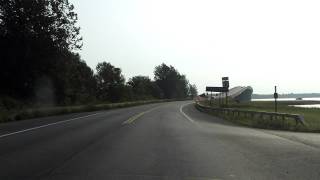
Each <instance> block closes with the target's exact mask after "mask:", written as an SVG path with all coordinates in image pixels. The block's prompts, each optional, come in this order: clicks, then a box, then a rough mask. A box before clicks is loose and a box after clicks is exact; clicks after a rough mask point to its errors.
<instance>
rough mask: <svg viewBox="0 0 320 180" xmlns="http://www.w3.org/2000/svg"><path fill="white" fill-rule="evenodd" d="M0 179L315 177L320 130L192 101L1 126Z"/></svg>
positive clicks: (318, 172)
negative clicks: (214, 111)
mask: <svg viewBox="0 0 320 180" xmlns="http://www.w3.org/2000/svg"><path fill="white" fill-rule="evenodd" d="M0 179H1V180H5V179H22V180H25V179H68V180H69V179H70V180H72V179H75V180H81V179H112V180H113V179H116V180H118V179H119V180H123V179H125V180H126V179H143V180H144V179H152V180H153V179H155V180H158V179H165V180H167V179H168V180H171V179H172V180H176V179H196V180H198V179H199V180H202V179H203V180H206V179H231V180H233V179H244V180H247V179H290V180H292V179H320V135H319V134H312V133H292V132H283V131H270V130H261V129H252V128H247V127H241V126H236V125H233V124H231V123H229V122H227V121H224V120H222V119H219V118H215V117H213V116H210V115H208V114H205V113H202V112H199V111H197V110H196V109H195V107H194V105H193V104H192V102H191V101H180V102H169V103H159V104H149V105H143V106H136V107H130V108H123V109H115V110H108V111H99V112H90V113H76V114H69V115H62V116H52V117H46V118H38V119H31V120H25V121H21V122H13V123H7V124H1V125H0Z"/></svg>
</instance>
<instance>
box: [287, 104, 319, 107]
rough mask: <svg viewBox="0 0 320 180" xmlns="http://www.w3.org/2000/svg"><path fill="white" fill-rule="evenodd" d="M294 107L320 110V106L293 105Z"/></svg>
mask: <svg viewBox="0 0 320 180" xmlns="http://www.w3.org/2000/svg"><path fill="white" fill-rule="evenodd" d="M291 106H294V107H301V108H320V104H305V105H291Z"/></svg>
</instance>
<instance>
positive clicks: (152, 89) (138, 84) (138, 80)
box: [128, 76, 162, 99]
mask: <svg viewBox="0 0 320 180" xmlns="http://www.w3.org/2000/svg"><path fill="white" fill-rule="evenodd" d="M128 85H129V86H130V87H131V89H132V92H133V96H134V99H150V98H151V99H152V98H161V97H162V91H161V89H160V88H159V87H158V85H157V84H156V83H155V82H152V81H151V79H150V78H149V77H147V76H135V77H132V78H131V79H129V82H128Z"/></svg>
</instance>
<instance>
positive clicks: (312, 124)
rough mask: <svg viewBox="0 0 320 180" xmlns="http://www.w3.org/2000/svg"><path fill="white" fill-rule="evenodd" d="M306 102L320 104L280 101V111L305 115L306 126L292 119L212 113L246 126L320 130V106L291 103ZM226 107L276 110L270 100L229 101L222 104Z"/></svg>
mask: <svg viewBox="0 0 320 180" xmlns="http://www.w3.org/2000/svg"><path fill="white" fill-rule="evenodd" d="M202 104H204V105H209V102H208V101H204V102H202ZM304 104H319V102H317V101H279V102H278V112H280V113H288V114H299V115H302V116H303V117H304V121H305V123H306V125H305V126H303V125H301V124H296V122H295V121H294V120H292V119H284V120H283V119H281V118H280V119H273V120H271V119H269V118H263V119H262V118H260V117H251V116H247V115H241V116H239V117H238V116H237V117H234V116H232V115H228V114H222V113H218V114H217V113H212V112H209V113H210V114H213V115H215V116H219V117H221V118H224V119H226V120H229V121H232V122H234V123H237V124H242V125H245V126H251V127H257V128H266V129H281V130H292V131H304V132H320V109H319V108H300V107H292V106H291V105H304ZM211 106H212V107H219V106H218V102H213V103H212V104H211ZM222 107H224V108H234V109H239V110H250V111H264V112H274V111H275V109H274V102H270V101H251V102H246V103H236V102H231V101H230V102H229V104H228V106H227V107H226V106H222Z"/></svg>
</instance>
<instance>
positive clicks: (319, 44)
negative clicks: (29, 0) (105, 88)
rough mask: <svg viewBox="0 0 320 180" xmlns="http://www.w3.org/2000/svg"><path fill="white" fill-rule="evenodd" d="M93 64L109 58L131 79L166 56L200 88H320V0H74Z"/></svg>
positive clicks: (85, 54)
mask: <svg viewBox="0 0 320 180" xmlns="http://www.w3.org/2000/svg"><path fill="white" fill-rule="evenodd" d="M69 1H70V2H71V3H73V4H74V5H75V11H76V12H77V13H78V16H79V22H78V23H79V26H80V27H81V35H82V36H83V39H84V40H83V48H82V50H81V51H79V53H80V54H81V57H82V59H84V60H85V61H86V62H87V64H88V65H89V66H90V67H91V68H93V69H94V68H95V66H96V65H97V63H98V62H102V61H107V62H110V63H111V64H113V65H114V66H116V67H120V68H121V69H122V72H123V74H124V75H125V77H126V79H127V80H128V79H129V78H130V77H132V76H136V75H146V76H149V77H150V78H152V79H153V71H154V67H155V66H157V65H159V64H161V63H163V62H164V63H166V64H168V65H172V66H174V67H175V68H176V69H178V71H179V72H180V73H182V74H185V75H186V76H187V78H188V79H189V81H190V83H192V84H196V85H197V87H198V91H199V92H200V93H201V92H204V91H205V86H221V77H222V76H228V77H229V79H230V86H231V87H233V86H252V87H253V90H254V93H260V94H270V93H273V91H274V86H275V85H277V86H278V91H279V93H307V92H308V93H311V92H315V93H316V92H318V93H320V82H319V77H320V76H319V75H320V73H319V71H318V70H319V68H320V66H319V65H320V11H319V9H320V1H318V0H314V1H311V0H300V1H296V0H268V1H257V0H241V1H239V0H90V1H88V0H69Z"/></svg>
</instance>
